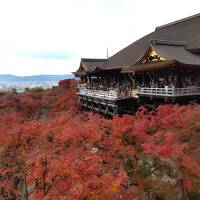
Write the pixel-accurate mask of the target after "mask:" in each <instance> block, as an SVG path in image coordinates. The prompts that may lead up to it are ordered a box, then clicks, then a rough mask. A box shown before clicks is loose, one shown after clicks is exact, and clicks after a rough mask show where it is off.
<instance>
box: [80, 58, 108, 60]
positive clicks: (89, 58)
mask: <svg viewBox="0 0 200 200" xmlns="http://www.w3.org/2000/svg"><path fill="white" fill-rule="evenodd" d="M81 60H107V58H81Z"/></svg>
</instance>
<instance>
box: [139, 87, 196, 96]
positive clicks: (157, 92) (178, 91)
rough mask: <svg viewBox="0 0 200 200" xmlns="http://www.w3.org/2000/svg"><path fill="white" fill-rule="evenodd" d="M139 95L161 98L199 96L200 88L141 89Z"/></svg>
mask: <svg viewBox="0 0 200 200" xmlns="http://www.w3.org/2000/svg"><path fill="white" fill-rule="evenodd" d="M138 94H139V95H142V96H163V97H181V96H196V95H200V87H194V86H191V87H187V88H147V87H141V88H140V89H139V93H138Z"/></svg>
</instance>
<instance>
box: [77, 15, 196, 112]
mask: <svg viewBox="0 0 200 200" xmlns="http://www.w3.org/2000/svg"><path fill="white" fill-rule="evenodd" d="M187 26H189V27H190V29H188V28H187ZM184 30H187V31H185V33H184V34H182V35H181V34H180V33H182V31H184ZM198 30H199V31H200V15H195V16H192V17H189V18H186V19H183V20H180V21H178V22H174V23H171V24H168V25H165V26H162V27H159V28H157V29H156V30H155V32H153V33H151V34H149V35H147V36H145V37H143V38H142V39H140V40H138V41H136V42H135V43H133V44H131V45H130V46H128V47H127V48H125V49H123V50H122V51H120V52H118V53H117V54H115V55H114V56H112V57H111V58H109V59H81V63H80V67H79V69H78V70H77V71H76V72H74V74H75V75H76V76H78V77H80V84H79V91H78V95H79V98H80V101H81V103H82V106H83V107H84V108H86V109H90V110H93V111H96V112H101V113H104V114H105V115H115V114H117V113H119V114H120V113H122V114H123V113H133V112H134V111H135V110H136V109H137V108H138V106H140V105H146V106H149V107H155V106H156V105H159V104H161V103H175V102H179V103H186V102H188V101H193V102H198V101H199V99H200V54H199V52H200V36H199V32H198ZM178 33H179V38H178V40H177V34H178Z"/></svg>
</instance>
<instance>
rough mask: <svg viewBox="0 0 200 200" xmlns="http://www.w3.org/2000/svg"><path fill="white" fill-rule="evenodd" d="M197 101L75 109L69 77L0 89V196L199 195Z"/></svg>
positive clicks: (161, 199) (28, 199)
mask: <svg viewBox="0 0 200 200" xmlns="http://www.w3.org/2000/svg"><path fill="white" fill-rule="evenodd" d="M199 155H200V106H199V105H187V106H178V105H165V106H160V107H158V108H157V110H156V111H153V112H152V111H151V112H150V111H147V110H146V109H145V108H143V107H141V108H140V109H139V110H138V111H137V113H136V114H135V116H129V115H124V116H123V117H121V116H116V117H114V118H113V119H112V120H109V119H105V118H103V117H102V116H100V115H98V114H93V113H87V114H86V113H82V112H81V110H80V108H79V102H78V99H77V96H76V81H75V80H64V81H61V82H60V83H59V86H58V87H54V88H53V89H51V90H45V91H41V92H26V93H24V94H12V93H7V94H5V93H4V94H3V93H2V94H0V199H2V200H3V199H6V200H18V199H22V200H35V199H38V200H40V199H47V200H54V199H55V200H59V199H60V200H90V199H91V200H104V199H107V200H118V199H119V200H120V199H122V200H124V199H125V200H176V199H180V200H181V199H183V200H184V199H186V200H189V199H194V200H195V199H196V200H198V199H200V157H199Z"/></svg>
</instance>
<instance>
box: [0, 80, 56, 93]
mask: <svg viewBox="0 0 200 200" xmlns="http://www.w3.org/2000/svg"><path fill="white" fill-rule="evenodd" d="M58 82H59V81H28V82H27V81H26V82H4V83H0V92H12V91H16V92H17V93H23V92H25V91H28V90H29V89H30V90H31V89H32V88H36V87H41V88H43V89H49V88H52V87H53V86H57V85H58Z"/></svg>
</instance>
